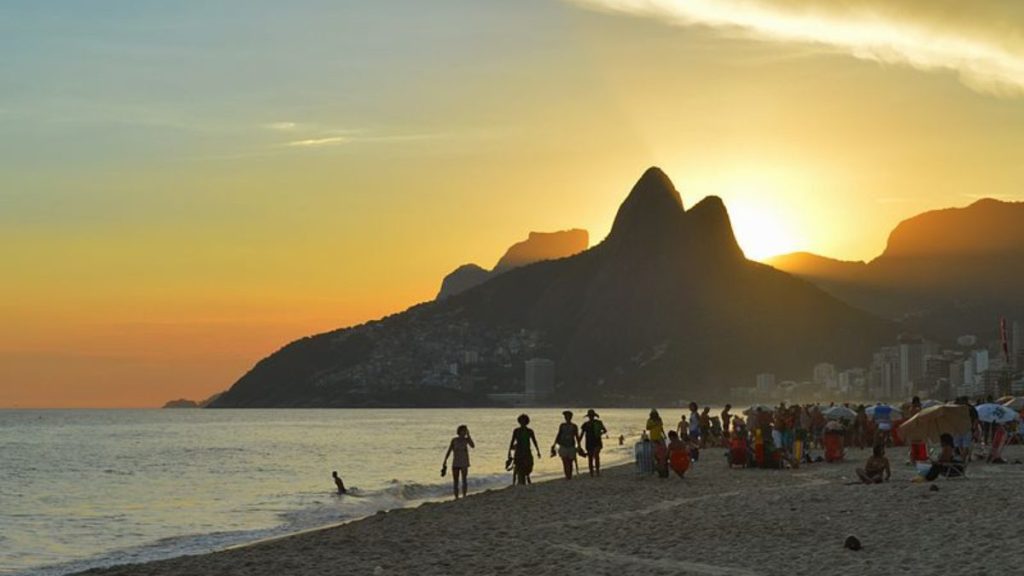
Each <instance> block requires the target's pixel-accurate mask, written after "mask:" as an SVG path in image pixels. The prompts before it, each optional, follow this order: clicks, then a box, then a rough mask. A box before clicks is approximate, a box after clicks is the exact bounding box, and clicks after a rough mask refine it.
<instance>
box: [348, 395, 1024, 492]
mask: <svg viewBox="0 0 1024 576" xmlns="http://www.w3.org/2000/svg"><path fill="white" fill-rule="evenodd" d="M986 402H987V403H991V402H992V399H991V398H988V399H985V400H979V401H978V402H977V403H976V404H983V403H986ZM931 403H932V404H938V402H931ZM955 403H956V404H962V405H965V406H967V409H968V410H969V414H970V429H969V430H964V431H963V432H962V433H959V434H955V435H954V434H943V435H942V436H941V442H940V445H939V448H938V451H937V453H936V455H935V457H934V458H931V457H929V453H928V449H927V446H926V445H925V444H924V443H921V442H911V443H909V452H908V463H913V464H917V465H918V468H919V469H920V470H921V475H920V479H921V480H922V481H930V480H934V479H935V478H937V477H938V476H940V475H953V474H963V472H964V469H965V466H966V464H967V463H968V462H970V460H971V458H972V454H973V446H974V444H975V443H976V442H980V443H982V444H983V445H985V446H987V447H989V450H988V451H987V454H985V455H984V458H985V459H986V460H988V461H989V462H993V463H1003V462H1004V460H1002V456H1001V447H1002V445H1003V444H1005V442H1006V440H1007V439H1008V438H1009V435H1010V434H1011V433H1015V432H1016V431H1015V430H1007V429H1006V428H1005V427H1004V426H1003V424H1000V423H998V422H986V421H983V420H982V419H980V418H979V415H978V410H977V409H976V407H975V406H976V404H972V403H971V402H969V401H968V399H967V398H965V397H961V398H957V399H956V400H955ZM924 407H925V406H924V405H923V404H922V402H921V400H920V398H918V397H916V396H915V397H914V398H913V399H911V400H910V402H907V403H905V404H902V405H900V406H889V405H885V404H880V403H877V404H875V405H866V404H859V405H850V404H842V405H837V404H835V403H831V404H828V405H827V406H826V405H822V404H802V405H801V404H793V405H788V406H787V405H786V403H779V404H778V405H776V406H766V405H755V406H751V407H750V408H749V409H747V410H745V411H743V412H742V413H740V414H736V413H733V408H732V406H731V405H729V404H726V405H725V407H724V408H723V409H722V410H721V411H720V412H719V413H718V414H712V413H711V407H709V406H704V407H703V408H701V407H700V406H699V405H698V404H697V403H696V402H691V403H690V404H689V406H688V411H687V412H685V413H683V414H682V415H681V416H680V419H679V422H678V423H677V424H676V426H675V427H674V428H670V427H668V426H666V424H665V422H664V420H663V419H662V417H661V415H660V414H659V413H658V411H657V410H656V409H655V410H651V411H650V414H649V417H648V419H647V423H646V425H645V427H644V430H643V431H642V433H641V436H640V440H639V441H638V442H637V443H636V445H635V447H634V451H635V457H636V466H637V470H638V471H639V472H640V473H641V474H645V473H646V474H657V475H659V476H660V477H662V478H667V477H669V476H670V474H671V473H675V475H676V476H678V477H679V478H684V477H685V475H686V473H687V471H688V470H690V468H691V467H692V466H693V465H694V464H695V463H696V462H699V461H700V459H701V452H702V451H706V450H708V449H720V448H724V449H726V459H727V462H728V464H729V466H730V467H740V468H752V467H756V468H799V467H800V466H801V465H804V464H812V463H818V462H837V461H841V460H843V459H844V458H845V454H846V447H856V448H860V449H863V448H866V447H870V448H871V450H872V454H871V456H870V457H869V458H868V460H867V462H866V463H865V465H864V467H863V468H858V469H857V470H856V473H857V476H858V479H859V481H860V482H863V483H865V484H874V483H881V482H886V481H888V480H889V478H890V477H891V475H892V472H891V468H890V464H889V460H888V457H887V456H886V450H887V448H892V447H898V446H904V445H905V444H906V443H905V442H904V439H903V438H901V436H900V432H899V426H900V424H901V423H902V422H904V421H906V420H908V419H910V418H912V417H913V416H914V415H915V414H917V413H918V412H920V411H921V410H923V409H924ZM562 416H563V419H564V421H563V422H561V423H560V424H559V426H558V430H557V431H556V433H555V437H554V440H553V441H552V444H551V451H550V455H551V457H555V456H557V457H558V458H559V459H560V460H561V463H562V472H563V474H564V477H565V479H566V480H571V479H572V478H573V476H574V474H575V473H578V472H579V459H580V458H584V459H586V462H587V470H588V472H589V474H590V475H591V476H595V477H596V476H600V475H601V450H602V449H603V447H604V440H605V439H607V438H608V429H607V428H606V427H605V425H604V423H603V422H602V421H601V420H600V417H599V415H598V414H597V412H596V411H594V410H593V409H591V410H588V411H587V413H586V420H585V421H584V422H583V423H582V425H577V424H576V423H575V422H573V413H572V412H571V411H569V410H565V411H563V412H562ZM517 422H518V424H519V426H518V427H516V428H515V429H514V430H513V431H512V437H511V440H510V441H509V445H508V457H507V460H506V462H505V468H506V470H509V471H511V472H512V483H513V484H514V485H526V484H529V483H530V476H531V474H532V473H533V469H534V454H536V457H537V458H541V457H542V452H541V449H540V445H539V443H538V441H537V435H536V434H535V433H534V431H533V429H531V428H530V417H529V416H528V415H526V414H521V415H519V417H518V418H517ZM623 441H624V436H621V435H620V436H619V444H620V445H621V444H622V443H623ZM474 447H475V444H474V442H473V438H472V437H471V436H470V434H469V429H468V427H466V426H465V425H462V426H459V427H458V429H457V431H456V435H455V437H454V438H452V439H451V442H450V443H449V445H448V451H447V452H446V453H445V457H444V462H443V464H442V468H441V475H442V476H445V475H446V474H447V470H448V459H449V457H452V491H453V494H454V496H455V498H459V497H460V495H461V496H463V497H464V496H465V495H466V490H467V475H468V471H469V450H470V448H474ZM336 481H337V482H338V483H339V492H341V491H343V490H344V489H343V488H342V487H341V484H340V479H339V478H336Z"/></svg>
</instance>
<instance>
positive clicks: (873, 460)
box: [857, 443, 892, 484]
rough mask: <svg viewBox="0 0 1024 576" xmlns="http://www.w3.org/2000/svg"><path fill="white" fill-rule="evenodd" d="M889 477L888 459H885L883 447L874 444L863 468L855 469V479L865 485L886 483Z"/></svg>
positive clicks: (890, 473)
mask: <svg viewBox="0 0 1024 576" xmlns="http://www.w3.org/2000/svg"><path fill="white" fill-rule="evenodd" d="M891 476H892V471H891V470H890V469H889V459H888V458H886V457H885V445H884V444H880V443H879V444H875V447H874V448H873V449H872V451H871V457H870V458H868V461H867V463H866V464H865V465H864V467H863V468H857V477H858V478H860V481H861V482H863V483H865V484H881V483H882V482H888V481H889V478H890V477H891Z"/></svg>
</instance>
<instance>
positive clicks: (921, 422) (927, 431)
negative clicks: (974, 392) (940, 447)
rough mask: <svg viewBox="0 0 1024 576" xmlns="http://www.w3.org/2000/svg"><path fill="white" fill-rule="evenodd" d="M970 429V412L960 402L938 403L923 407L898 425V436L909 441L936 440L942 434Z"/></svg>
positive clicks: (963, 432)
mask: <svg viewBox="0 0 1024 576" xmlns="http://www.w3.org/2000/svg"><path fill="white" fill-rule="evenodd" d="M970 431H971V412H970V410H969V409H968V408H967V406H964V405H960V404H939V405H938V406H932V407H930V408H925V409H923V410H921V411H920V412H918V413H917V414H915V415H914V416H913V417H911V418H910V419H908V420H907V421H906V422H904V423H903V424H902V425H900V436H902V437H903V438H906V439H907V440H910V441H911V442H924V441H932V442H938V441H939V437H940V436H941V435H943V434H952V435H954V436H956V435H959V434H967V433H968V432H970Z"/></svg>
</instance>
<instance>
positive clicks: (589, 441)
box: [580, 408, 608, 476]
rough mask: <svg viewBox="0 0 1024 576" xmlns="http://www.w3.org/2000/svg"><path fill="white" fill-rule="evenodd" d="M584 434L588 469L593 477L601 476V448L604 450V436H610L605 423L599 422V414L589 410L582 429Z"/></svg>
mask: <svg viewBox="0 0 1024 576" xmlns="http://www.w3.org/2000/svg"><path fill="white" fill-rule="evenodd" d="M580 431H581V432H582V434H583V449H584V450H586V451H587V467H588V468H590V475H591V476H600V475H601V448H604V442H603V441H602V440H601V438H602V437H603V436H607V435H608V430H607V429H606V428H605V427H604V422H601V421H600V420H598V415H597V412H594V409H593V408H591V409H590V410H587V421H586V422H584V423H583V426H581V427H580Z"/></svg>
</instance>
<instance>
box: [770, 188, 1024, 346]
mask: <svg viewBox="0 0 1024 576" xmlns="http://www.w3.org/2000/svg"><path fill="white" fill-rule="evenodd" d="M769 264H771V265H772V266H774V267H776V268H778V269H779V270H783V271H786V272H789V273H791V274H795V275H797V276H800V277H802V278H805V279H807V280H809V281H811V282H813V283H815V284H817V285H818V286H820V287H821V288H822V289H823V290H826V291H827V292H829V293H831V294H833V295H835V296H837V297H838V298H840V299H841V300H844V301H846V302H848V303H850V304H852V305H854V306H857V307H859V308H862V309H864V310H868V311H870V312H873V313H875V314H878V315H881V316H885V317H890V318H894V319H900V320H902V321H903V322H904V323H905V325H906V327H907V329H908V330H911V331H914V332H919V333H924V334H928V335H929V336H931V337H934V338H940V339H942V340H945V341H952V340H953V339H955V338H956V336H957V335H959V334H963V333H978V334H993V333H994V332H995V330H996V327H997V326H998V321H999V318H1001V317H1006V318H1011V319H1013V318H1017V319H1022V320H1024V298H1022V297H1021V296H1020V287H1021V286H1024V202H1002V201H999V200H994V199H991V198H985V199H982V200H978V201H977V202H974V203H973V204H971V205H969V206H965V207H963V208H947V209H943V210H933V211H930V212H925V213H923V214H919V215H917V216H914V217H913V218H909V219H907V220H904V221H903V222H901V223H900V224H899V225H898V226H896V228H895V229H893V231H892V233H891V234H890V235H889V241H888V243H887V245H886V248H885V251H884V252H883V253H882V254H881V255H880V256H878V257H877V258H875V259H874V260H872V261H870V262H868V263H866V264H865V263H863V262H842V261H839V260H832V259H830V258H825V257H822V256H816V255H813V254H806V253H798V254H789V255H785V256H780V257H778V258H773V259H772V260H770V261H769Z"/></svg>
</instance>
